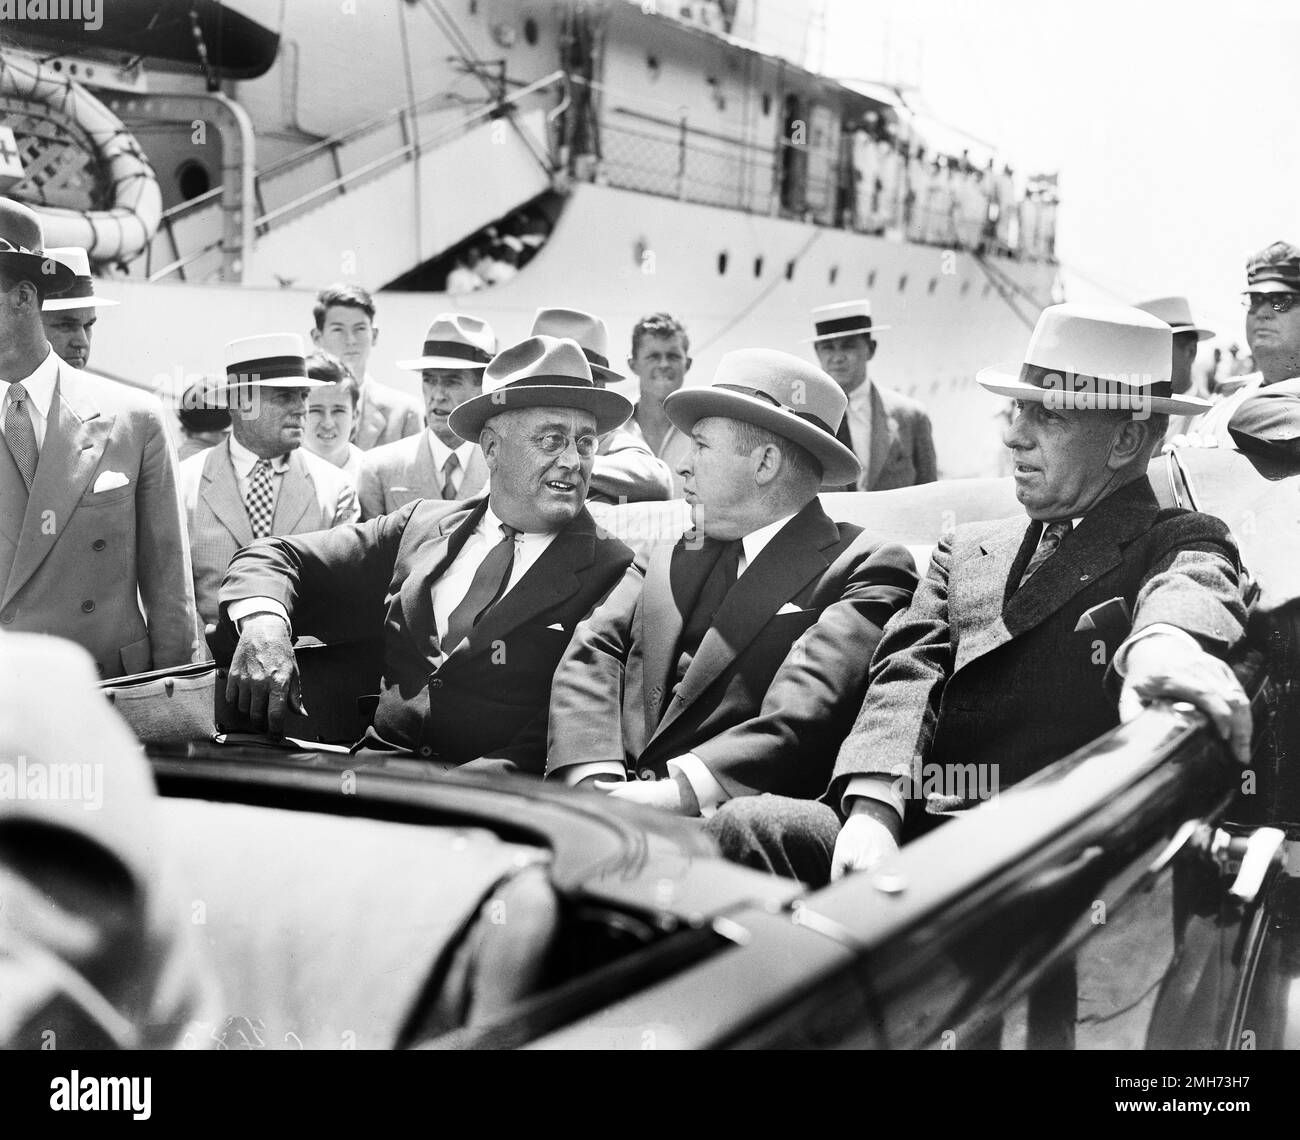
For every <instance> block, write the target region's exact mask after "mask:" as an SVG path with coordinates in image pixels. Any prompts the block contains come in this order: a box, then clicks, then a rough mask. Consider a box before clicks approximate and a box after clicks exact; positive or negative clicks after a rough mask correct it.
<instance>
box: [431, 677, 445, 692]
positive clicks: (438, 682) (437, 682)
mask: <svg viewBox="0 0 1300 1140" xmlns="http://www.w3.org/2000/svg"><path fill="white" fill-rule="evenodd" d="M429 688H431V689H441V688H442V678H441V677H430V678H429Z"/></svg>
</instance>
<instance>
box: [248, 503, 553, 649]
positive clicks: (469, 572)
mask: <svg viewBox="0 0 1300 1140" xmlns="http://www.w3.org/2000/svg"><path fill="white" fill-rule="evenodd" d="M558 533H559V532H558V531H551V532H550V533H548V534H531V533H530V534H517V535H515V559H514V565H513V566H512V567H511V569H510V579H509V581H508V582H507V583H506V588H505V590H504V591H503V593H502V597H504V596H505V595H506V594H508V593H509V592H510V591H511V590H513V589H514V588H515V587H516V586H517V585H518V584H519V580H520V579H521V578H522V577H523V576H524V575H525V574H527V573H528V571H529V569H530V568H531V567H532V565H533V563H534V562H536V561H537V560H538V559H539V558H540V557H541V556H542V554H543V553H544V552H545V550H546V548H547V547H548V546H550V545H551V543H552V542H554V541H555V536H556V534H558ZM500 541H501V520H500V519H499V518H497V516H496V515H495V514H494V513H493V512H492V508H491V506H489V507H488V508H487V509H486V510H485V511H484V512H483V517H482V518H481V519H480V520H479V524H478V526H477V527H475V528H474V533H473V534H471V535H470V536H469V538H467V539H466V540H465V545H464V546H462V547H461V548H460V553H458V554H457V555H456V557H455V558H454V559H453V560H452V563H451V565H450V566H449V567H448V568H447V570H446V572H445V573H444V574H443V575H442V577H440V578H439V579H438V581H437V582H435V583H434V586H433V620H434V627H435V631H436V632H437V635H438V641H439V647H440V648H439V653H438V656H437V659H436V663H437V664H438V665H441V664H442V662H443V660H444V659H445V658H446V656H447V654H448V653H449V652H450V650H451V649H454V648H455V646H450V647H448V646H443V645H442V644H441V643H442V640H443V638H444V637H445V636H446V633H447V622H448V620H449V619H450V617H451V615H452V613H453V612H454V611H455V609H456V607H457V606H458V605H460V603H461V602H462V601H463V600H464V599H465V595H466V594H468V593H469V588H470V584H471V583H472V582H473V581H474V573H475V571H477V570H478V568H479V566H480V565H482V563H483V560H484V559H485V558H486V557H487V556H488V554H489V552H490V551H491V550H492V548H493V547H495V546H496V545H497V544H498V543H499V542H500ZM226 612H227V613H228V614H229V615H230V620H231V621H232V622H234V623H235V628H236V629H239V628H240V623H241V622H243V620H244V619H245V618H249V617H252V616H253V615H254V614H262V613H269V614H275V615H276V616H277V617H280V618H283V619H284V621H285V624H286V625H288V626H289V627H290V635H292V632H293V623H292V622H290V621H289V614H288V611H287V610H286V609H285V608H284V606H283V605H281V604H280V602H278V601H277V600H276V599H274V598H262V597H254V598H239V599H237V600H236V601H233V602H231V603H230V606H229V608H228V609H227V611H226Z"/></svg>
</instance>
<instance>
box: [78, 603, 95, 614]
mask: <svg viewBox="0 0 1300 1140" xmlns="http://www.w3.org/2000/svg"><path fill="white" fill-rule="evenodd" d="M81 612H82V613H83V614H89V613H94V612H95V603H94V602H92V601H84V602H82V603H81Z"/></svg>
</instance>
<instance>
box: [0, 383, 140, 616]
mask: <svg viewBox="0 0 1300 1140" xmlns="http://www.w3.org/2000/svg"><path fill="white" fill-rule="evenodd" d="M115 418H116V417H114V416H101V415H100V414H99V410H98V409H97V408H95V407H94V406H93V405H90V404H87V403H86V402H85V401H84V400H83V399H82V397H81V390H80V387H79V386H78V384H77V381H76V377H75V376H73V375H72V374H71V373H70V371H69V369H68V368H67V367H66V366H60V368H59V376H58V380H57V381H56V383H55V388H54V398H53V400H52V401H51V402H50V417H49V422H48V424H47V425H46V431H45V444H44V446H43V447H42V448H41V456H40V461H39V462H38V463H37V465H36V477H35V479H34V480H33V481H32V490H31V495H30V497H29V498H28V501H27V511H26V513H25V515H24V517H23V524H22V530H21V532H20V534H19V540H18V551H17V553H16V554H15V556H14V562H13V566H12V568H11V569H10V571H9V580H8V582H7V583H6V585H5V595H4V599H3V602H0V604H7V603H8V601H9V600H10V599H11V598H12V597H13V596H14V595H15V594H17V593H18V591H19V590H21V589H22V588H23V586H24V584H25V583H26V582H27V580H28V579H29V578H30V577H31V576H32V575H33V574H34V573H35V572H36V569H37V567H39V566H40V564H41V563H42V562H43V561H44V560H45V557H46V555H47V554H49V552H50V551H51V550H52V549H53V547H54V544H55V543H56V542H57V541H58V539H59V535H61V534H62V533H63V532H64V531H65V530H66V529H67V520H68V519H69V518H70V517H71V515H72V512H73V511H74V510H76V507H77V502H78V500H79V499H80V498H81V496H82V495H83V494H85V491H86V488H87V485H88V484H89V483H90V477H91V475H93V474H94V472H95V468H96V467H98V466H99V461H100V459H101V458H102V457H103V454H104V446H105V444H106V443H107V442H108V433H109V430H110V429H111V428H112V426H113V423H114V420H115ZM11 462H12V460H11ZM131 474H132V475H134V474H135V472H131ZM51 523H52V525H49V524H51Z"/></svg>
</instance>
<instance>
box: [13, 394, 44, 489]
mask: <svg viewBox="0 0 1300 1140" xmlns="http://www.w3.org/2000/svg"><path fill="white" fill-rule="evenodd" d="M5 441H6V442H7V443H8V444H9V451H10V454H12V455H13V457H14V462H15V463H16V464H18V470H19V471H20V472H21V473H22V477H23V482H24V483H26V484H27V489H28V490H29V491H30V490H31V489H32V480H33V479H35V478H36V462H37V460H38V459H39V458H40V453H39V452H38V451H37V450H36V429H35V428H34V427H32V417H31V415H30V414H29V413H28V411H27V389H26V388H24V387H23V386H22V385H21V384H10V385H9V408H8V410H7V411H6V412H5Z"/></svg>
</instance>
